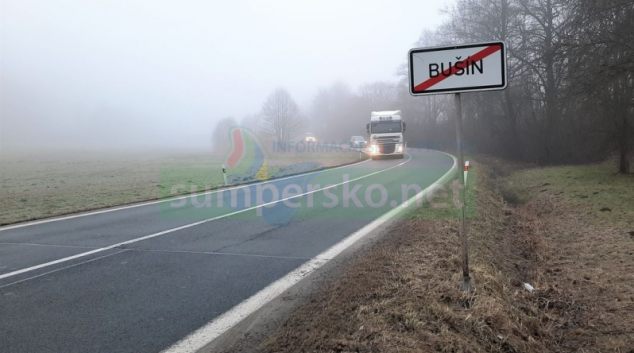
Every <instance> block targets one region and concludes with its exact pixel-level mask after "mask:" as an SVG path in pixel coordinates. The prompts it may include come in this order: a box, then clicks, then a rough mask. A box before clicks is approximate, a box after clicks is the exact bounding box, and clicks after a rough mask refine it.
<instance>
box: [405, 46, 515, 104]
mask: <svg viewBox="0 0 634 353" xmlns="http://www.w3.org/2000/svg"><path fill="white" fill-rule="evenodd" d="M409 81H410V82H409V87H410V93H411V94H412V95H415V96H418V95H426V94H440V93H460V92H477V91H494V90H502V89H505V88H506V83H507V77H506V48H505V45H504V42H488V43H477V44H468V45H454V46H447V47H434V48H417V49H412V50H410V51H409Z"/></svg>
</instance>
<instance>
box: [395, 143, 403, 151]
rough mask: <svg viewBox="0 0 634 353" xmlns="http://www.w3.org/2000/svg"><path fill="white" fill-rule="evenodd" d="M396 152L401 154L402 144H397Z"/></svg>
mask: <svg viewBox="0 0 634 353" xmlns="http://www.w3.org/2000/svg"><path fill="white" fill-rule="evenodd" d="M396 152H397V153H403V144H401V143H399V144H397V145H396Z"/></svg>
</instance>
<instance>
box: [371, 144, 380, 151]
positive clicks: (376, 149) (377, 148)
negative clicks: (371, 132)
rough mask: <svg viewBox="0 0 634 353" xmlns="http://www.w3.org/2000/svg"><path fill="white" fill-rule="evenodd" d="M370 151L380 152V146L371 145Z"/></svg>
mask: <svg viewBox="0 0 634 353" xmlns="http://www.w3.org/2000/svg"><path fill="white" fill-rule="evenodd" d="M370 152H372V153H376V152H379V146H377V145H371V146H370Z"/></svg>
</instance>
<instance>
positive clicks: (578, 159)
mask: <svg viewBox="0 0 634 353" xmlns="http://www.w3.org/2000/svg"><path fill="white" fill-rule="evenodd" d="M446 15H447V20H446V22H445V23H444V24H443V25H441V26H439V27H438V28H435V29H432V30H425V31H423V32H422V34H421V35H420V37H419V39H418V41H417V42H416V43H414V45H413V46H414V47H430V46H439V45H454V44H465V43H473V42H485V41H497V40H500V41H504V42H506V45H507V51H508V73H507V74H508V79H509V85H508V88H507V89H506V90H504V91H499V92H482V93H468V94H463V96H462V104H463V114H464V138H465V140H466V141H467V142H468V145H470V146H474V148H475V150H476V151H477V152H483V153H488V154H493V155H497V156H500V157H504V158H508V159H513V160H521V161H529V162H532V163H537V164H539V165H551V164H562V163H584V162H594V161H599V160H604V159H605V158H606V157H609V156H610V155H612V154H616V155H617V156H618V161H619V172H621V173H629V171H630V163H631V162H630V161H631V159H632V155H633V153H632V150H633V149H634V0H457V1H456V3H455V5H454V6H452V7H449V8H448V9H447V10H446ZM404 56H405V55H404ZM405 60H406V58H404V62H402V63H401V64H400V65H399V66H398V67H397V69H396V76H395V80H394V82H372V83H367V84H364V85H361V86H359V87H357V88H356V89H352V88H350V87H349V86H348V85H346V84H345V83H342V82H336V83H334V84H332V85H331V86H329V87H324V88H321V89H319V90H318V91H317V92H316V94H315V96H314V98H313V100H312V103H311V106H310V107H309V108H308V109H306V111H305V112H301V111H300V110H299V108H298V107H297V104H296V103H295V102H294V101H293V100H292V98H291V97H290V94H289V93H288V92H286V91H285V90H284V89H277V90H275V91H274V92H273V93H272V94H271V96H269V97H268V99H267V100H266V101H265V103H264V104H263V107H262V110H261V112H259V113H257V114H255V115H252V116H248V117H245V118H244V119H243V121H242V122H241V123H242V124H243V125H246V126H250V127H253V128H254V129H256V130H258V131H260V132H262V133H265V134H268V135H271V136H275V137H276V138H277V139H278V141H281V142H285V141H288V140H289V139H292V138H295V137H297V136H299V135H301V134H302V133H304V132H307V131H311V132H313V133H315V134H316V135H317V137H318V138H322V139H347V138H349V137H350V136H351V135H365V124H366V123H367V122H368V120H369V115H370V111H372V110H396V109H400V110H402V111H403V116H404V119H406V121H407V123H408V124H407V127H408V131H407V132H406V133H405V135H406V139H407V141H408V142H409V143H410V145H412V144H413V143H414V144H416V143H420V142H422V143H429V142H438V143H444V145H445V146H448V145H451V144H452V142H453V144H454V145H455V135H454V114H455V113H454V111H453V107H454V106H453V97H451V95H437V96H425V97H412V96H411V95H410V94H409V87H408V66H407V63H406V62H405ZM282 126H284V128H283V129H282V128H281V127H282ZM426 145H429V144H426ZM432 146H433V144H432Z"/></svg>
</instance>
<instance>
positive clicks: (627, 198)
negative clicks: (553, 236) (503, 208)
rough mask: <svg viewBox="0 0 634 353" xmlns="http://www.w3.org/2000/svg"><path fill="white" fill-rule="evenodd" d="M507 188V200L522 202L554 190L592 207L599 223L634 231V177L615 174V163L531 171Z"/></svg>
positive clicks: (518, 174)
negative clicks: (514, 199)
mask: <svg viewBox="0 0 634 353" xmlns="http://www.w3.org/2000/svg"><path fill="white" fill-rule="evenodd" d="M506 186H507V187H506V190H505V192H504V194H505V197H507V201H513V200H512V198H513V197H515V198H516V200H517V201H518V202H519V203H522V202H526V201H528V200H530V199H531V198H532V197H535V196H536V195H538V194H539V193H541V192H544V190H552V191H554V192H555V194H558V195H561V196H564V197H565V198H566V200H568V201H569V202H572V203H573V204H576V205H579V206H580V207H589V209H590V210H591V211H590V213H591V214H592V215H593V216H594V217H593V219H594V222H596V224H599V225H605V226H615V227H619V228H623V229H629V230H634V176H632V175H619V174H616V173H615V168H614V166H613V165H612V164H608V163H603V164H594V165H583V166H562V167H549V168H535V169H528V170H524V171H519V172H516V173H514V174H512V175H510V176H509V177H508V178H507V185H506ZM509 197H510V199H508V198H509Z"/></svg>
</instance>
